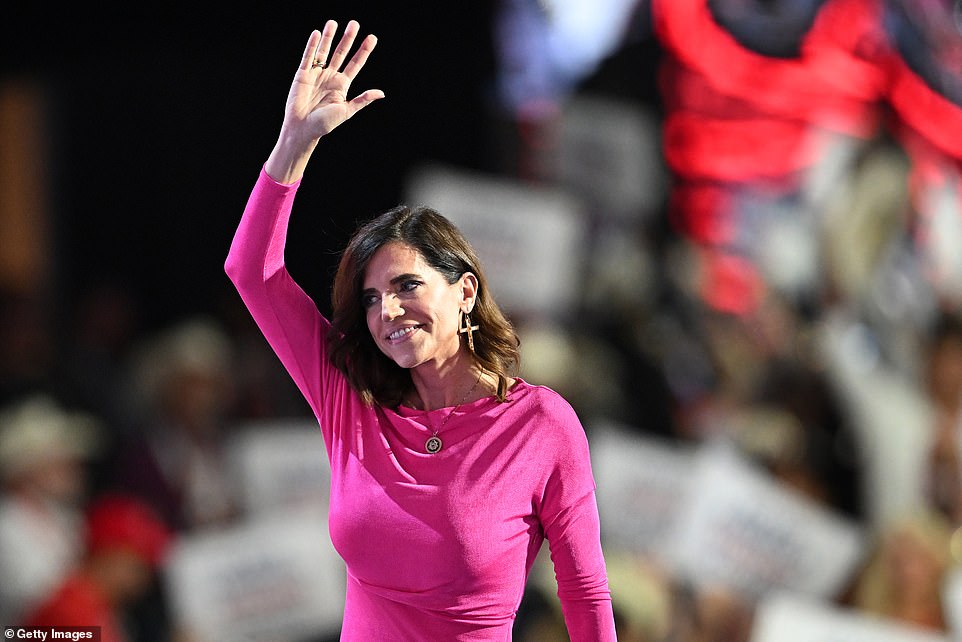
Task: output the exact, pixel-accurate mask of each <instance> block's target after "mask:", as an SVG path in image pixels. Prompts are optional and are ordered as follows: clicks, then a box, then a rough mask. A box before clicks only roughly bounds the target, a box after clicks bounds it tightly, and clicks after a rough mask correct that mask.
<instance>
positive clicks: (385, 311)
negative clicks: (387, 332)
mask: <svg viewBox="0 0 962 642" xmlns="http://www.w3.org/2000/svg"><path fill="white" fill-rule="evenodd" d="M402 314H404V308H402V307H401V302H400V301H399V300H398V298H397V296H396V295H394V294H386V295H384V296H383V297H381V319H383V320H384V321H393V320H394V319H396V318H398V317H399V316H401V315H402Z"/></svg>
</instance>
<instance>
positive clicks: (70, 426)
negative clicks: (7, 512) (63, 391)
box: [0, 394, 101, 481]
mask: <svg viewBox="0 0 962 642" xmlns="http://www.w3.org/2000/svg"><path fill="white" fill-rule="evenodd" d="M100 430H101V426H100V423H99V422H98V421H97V420H96V419H95V418H94V417H93V416H91V415H89V414H86V413H81V412H73V411H67V410H66V409H64V408H63V407H62V406H60V405H59V404H58V403H57V402H56V401H55V400H54V399H53V398H52V397H50V396H47V395H43V394H38V395H35V396H32V397H28V398H26V399H24V400H22V401H20V402H17V403H14V404H11V405H9V406H7V407H6V408H4V409H3V410H2V411H0V476H2V479H3V480H4V481H6V480H9V479H12V478H14V477H16V476H18V475H20V474H22V473H24V472H26V471H29V470H31V469H34V468H35V467H37V466H39V465H41V464H44V463H47V462H49V461H54V460H56V459H63V458H67V459H86V458H88V457H91V456H92V455H94V454H95V453H96V452H97V449H98V433H99V432H100Z"/></svg>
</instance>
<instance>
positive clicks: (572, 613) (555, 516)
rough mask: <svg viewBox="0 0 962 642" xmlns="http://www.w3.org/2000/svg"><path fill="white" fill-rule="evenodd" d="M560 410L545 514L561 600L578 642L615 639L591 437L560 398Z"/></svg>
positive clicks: (542, 511)
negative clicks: (589, 446) (592, 464)
mask: <svg viewBox="0 0 962 642" xmlns="http://www.w3.org/2000/svg"><path fill="white" fill-rule="evenodd" d="M556 408H557V409H558V410H557V411H556V412H557V414H556V415H555V416H556V418H557V419H556V420H557V421H559V422H560V423H562V424H564V425H565V428H564V429H563V430H560V431H558V432H557V433H555V434H556V435H557V437H556V440H557V442H556V444H555V445H554V448H553V449H554V450H555V459H554V461H555V463H554V465H553V469H552V471H551V474H550V477H549V479H548V480H547V484H546V485H545V490H544V497H543V500H542V504H541V507H540V516H541V521H542V525H543V527H544V533H545V538H546V539H547V540H548V546H549V549H550V552H551V560H552V562H553V564H554V571H555V579H556V580H557V584H558V598H559V600H560V601H561V608H562V612H563V613H564V619H565V624H566V626H567V628H568V636H569V637H570V638H571V640H572V642H582V641H586V642H587V641H589V640H590V641H593V642H609V641H612V640H615V639H616V634H615V626H614V615H613V610H612V602H611V592H610V591H609V588H608V573H607V569H606V567H605V559H604V553H603V550H602V547H601V520H600V517H599V514H598V504H597V501H596V498H595V482H594V475H593V473H592V470H591V457H590V453H589V450H588V441H587V437H586V435H585V433H584V428H583V427H582V425H581V422H580V421H579V420H578V418H577V417H576V415H575V413H574V411H573V409H571V407H570V406H568V405H567V403H564V404H561V403H560V398H559V403H557V404H556Z"/></svg>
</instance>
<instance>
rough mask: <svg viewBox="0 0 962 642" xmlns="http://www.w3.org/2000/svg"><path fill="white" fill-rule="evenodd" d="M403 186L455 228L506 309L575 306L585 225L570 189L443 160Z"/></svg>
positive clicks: (520, 311) (539, 311) (414, 199)
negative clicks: (474, 170) (450, 164)
mask: <svg viewBox="0 0 962 642" xmlns="http://www.w3.org/2000/svg"><path fill="white" fill-rule="evenodd" d="M406 191H407V198H408V201H409V202H410V203H411V204H413V205H425V206H427V207H430V208H432V209H435V210H437V211H438V212H440V213H441V214H442V215H444V216H446V217H447V218H449V219H450V220H451V221H452V222H453V223H454V224H455V225H457V226H458V228H460V230H461V231H462V232H463V233H464V235H465V236H466V237H467V239H468V241H469V242H470V243H471V244H472V245H473V246H474V249H475V250H476V251H477V253H478V256H479V258H480V259H481V262H482V265H483V267H484V270H485V272H486V274H487V276H488V280H489V282H490V286H491V288H492V290H493V291H494V296H495V298H496V299H497V301H498V303H499V304H500V305H501V307H502V308H504V310H505V311H506V312H507V313H509V314H534V315H539V314H547V315H552V314H557V313H564V312H566V311H568V310H569V309H570V308H571V307H572V306H573V304H574V303H575V297H576V295H577V293H578V291H579V288H580V285H581V279H582V278H583V274H584V261H585V250H584V246H585V239H586V234H587V230H586V223H585V220H584V218H583V213H582V211H581V208H580V204H579V203H578V202H577V201H576V200H575V199H574V198H573V197H572V196H570V195H568V194H566V193H564V192H562V191H560V190H557V189H551V188H544V187H536V186H530V185H524V184H521V183H520V182H517V181H514V180H509V179H505V178H502V177H495V176H488V175H483V174H479V173H470V172H466V171H462V170H457V169H452V168H445V167H424V168H421V169H420V170H418V171H416V172H415V173H413V174H412V176H411V177H409V179H408V184H407V190H406Z"/></svg>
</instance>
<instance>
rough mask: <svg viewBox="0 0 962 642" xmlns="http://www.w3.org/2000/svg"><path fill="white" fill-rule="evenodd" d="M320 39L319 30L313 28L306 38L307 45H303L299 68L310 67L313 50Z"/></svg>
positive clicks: (312, 60)
mask: <svg viewBox="0 0 962 642" xmlns="http://www.w3.org/2000/svg"><path fill="white" fill-rule="evenodd" d="M325 29H326V27H325ZM320 41H321V32H319V31H318V30H317V29H315V30H314V31H312V32H311V35H310V37H309V38H308V39H307V45H306V46H305V47H304V54H303V55H302V56H301V64H300V67H299V69H310V68H311V65H312V64H313V63H314V52H315V51H316V50H317V44H318V43H319V42H320Z"/></svg>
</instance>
